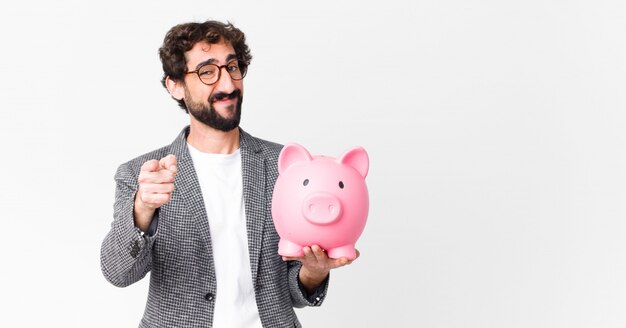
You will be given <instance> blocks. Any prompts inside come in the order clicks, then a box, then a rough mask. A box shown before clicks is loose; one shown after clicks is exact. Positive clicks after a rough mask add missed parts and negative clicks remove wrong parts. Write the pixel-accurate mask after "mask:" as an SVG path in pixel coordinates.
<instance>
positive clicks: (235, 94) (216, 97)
mask: <svg viewBox="0 0 626 328" xmlns="http://www.w3.org/2000/svg"><path fill="white" fill-rule="evenodd" d="M239 97H241V90H239V89H235V90H233V92H231V93H225V92H218V93H216V94H213V95H211V97H209V103H212V102H214V101H216V100H223V99H235V98H239Z"/></svg>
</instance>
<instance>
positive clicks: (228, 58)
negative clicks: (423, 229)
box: [196, 54, 237, 69]
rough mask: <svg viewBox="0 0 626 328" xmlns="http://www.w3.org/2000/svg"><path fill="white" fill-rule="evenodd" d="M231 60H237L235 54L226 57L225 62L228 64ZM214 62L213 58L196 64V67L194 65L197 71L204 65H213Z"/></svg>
mask: <svg viewBox="0 0 626 328" xmlns="http://www.w3.org/2000/svg"><path fill="white" fill-rule="evenodd" d="M233 59H237V55H235V54H230V55H228V56H226V62H229V61H231V60H233ZM215 62H216V60H215V58H209V59H207V60H205V61H203V62H200V63H198V65H196V69H199V68H200V67H202V66H204V65H206V64H215Z"/></svg>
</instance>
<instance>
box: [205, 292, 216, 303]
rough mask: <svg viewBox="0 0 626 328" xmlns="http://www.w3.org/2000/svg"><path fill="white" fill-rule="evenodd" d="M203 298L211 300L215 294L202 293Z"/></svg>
mask: <svg viewBox="0 0 626 328" xmlns="http://www.w3.org/2000/svg"><path fill="white" fill-rule="evenodd" d="M204 299H205V300H207V301H212V300H214V299H215V295H213V294H211V293H206V295H204Z"/></svg>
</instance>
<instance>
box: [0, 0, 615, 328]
mask: <svg viewBox="0 0 626 328" xmlns="http://www.w3.org/2000/svg"><path fill="white" fill-rule="evenodd" d="M1 6H2V8H0V31H1V32H0V33H1V38H0V42H1V44H2V45H1V52H0V56H1V57H0V58H1V60H0V72H1V73H2V78H1V79H0V92H1V96H0V137H1V138H0V139H1V141H0V142H1V146H2V147H1V150H2V155H1V160H0V172H1V174H2V182H1V183H0V186H1V187H0V206H1V209H0V219H1V223H2V224H1V228H0V255H1V256H0V261H1V262H0V263H1V264H0V265H1V267H0V268H1V269H0V275H1V276H0V278H1V279H0V300H1V302H2V304H1V307H2V310H1V313H2V314H1V315H0V326H2V327H35V326H48V327H136V326H137V324H138V323H139V320H140V317H141V315H142V313H143V309H144V305H145V300H146V296H147V287H148V281H147V279H144V280H143V281H141V282H139V283H137V284H135V285H133V286H130V287H127V288H124V289H120V288H116V287H114V286H112V285H110V284H109V283H107V282H106V281H105V279H104V278H103V276H102V274H101V272H100V262H99V261H100V260H99V252H100V243H101V241H102V239H103V238H104V236H105V234H106V233H107V231H108V229H109V227H110V223H111V221H112V205H113V194H114V182H113V175H114V173H115V170H116V168H117V166H118V165H119V164H121V163H122V162H125V161H127V160H129V159H131V158H133V157H135V156H137V155H139V154H142V153H145V152H147V151H149V150H152V149H155V148H157V147H160V146H162V145H165V144H169V143H170V142H171V140H173V138H174V137H175V136H176V135H177V134H178V132H179V131H180V129H181V128H182V127H183V126H184V125H185V124H186V123H187V121H188V118H187V116H186V115H185V114H184V113H183V112H182V111H181V110H180V109H178V108H177V106H176V104H175V102H174V101H173V100H171V99H170V98H169V96H168V94H167V93H166V91H165V90H164V89H163V88H162V87H161V86H160V84H159V79H160V78H161V74H162V71H161V66H160V62H159V59H158V55H157V49H158V47H159V46H160V45H161V42H162V40H163V37H164V35H165V33H166V31H167V30H168V29H169V28H170V27H171V26H173V25H175V24H178V23H182V22H187V21H193V20H195V21H202V20H205V19H218V20H230V21H232V22H233V23H234V24H235V25H236V26H238V27H239V28H241V29H242V30H243V31H244V32H245V33H246V34H247V38H248V42H249V45H250V47H251V49H252V53H253V56H254V58H253V62H252V65H251V67H250V70H249V73H248V76H247V77H246V80H245V101H244V106H243V120H242V127H243V128H244V129H246V130H247V131H248V132H250V133H252V134H254V135H256V136H259V137H261V138H264V139H268V140H272V141H276V142H280V143H286V142H298V143H300V144H303V145H305V146H307V147H308V148H309V150H310V151H311V152H312V153H314V154H326V155H330V156H338V155H339V154H341V153H342V152H343V151H344V150H345V149H347V148H349V147H351V146H354V145H361V146H363V147H365V148H366V149H367V150H368V152H369V154H370V158H371V169H370V175H369V176H368V178H367V182H368V186H369V188H370V196H371V209H370V217H369V221H368V225H367V227H366V230H365V232H364V234H363V236H362V238H361V240H360V241H359V243H358V245H357V247H358V248H359V249H360V251H361V254H362V256H361V258H360V259H359V260H357V261H356V262H355V263H354V264H353V265H351V266H349V267H347V268H343V269H340V270H336V271H335V272H333V276H332V282H331V283H332V285H331V287H330V292H329V295H328V298H327V300H326V302H325V303H324V305H323V306H322V307H321V308H308V309H303V310H298V315H299V317H300V320H301V322H302V323H303V324H304V325H305V326H306V327H568V328H569V327H594V328H596V327H626V255H625V254H626V220H625V214H626V211H625V207H624V204H625V196H626V191H625V189H624V186H625V185H626V174H625V168H626V153H625V149H626V148H625V147H626V129H625V128H624V126H625V123H626V112H625V109H626V106H625V105H626V64H625V61H626V2H624V1H621V0H614V1H609V0H606V1H603V0H578V1H576V0H561V1H557V0H529V1H501V0H477V1H465V0H430V1H426V0H416V1H408V0H406V1H395V0H387V1H380V2H367V3H366V2H363V1H315V2H303V1H249V2H246V3H244V2H238V1H195V2H192V1H149V2H148V1H143V2H139V1H100V2H90V1H19V2H13V3H12V4H11V5H10V6H9V5H7V4H2V5H1Z"/></svg>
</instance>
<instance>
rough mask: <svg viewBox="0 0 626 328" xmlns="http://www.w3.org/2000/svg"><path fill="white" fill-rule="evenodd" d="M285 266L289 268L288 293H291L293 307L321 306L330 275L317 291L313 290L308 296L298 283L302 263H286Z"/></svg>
mask: <svg viewBox="0 0 626 328" xmlns="http://www.w3.org/2000/svg"><path fill="white" fill-rule="evenodd" d="M287 265H288V266H289V291H290V293H291V300H292V302H293V306H294V307H297V308H302V307H305V306H320V305H322V303H323V302H324V299H325V298H326V292H327V291H328V281H329V279H330V274H329V275H328V277H327V278H326V280H324V281H323V282H322V284H321V285H320V286H319V287H318V288H317V290H315V291H314V292H313V293H312V294H308V293H307V292H306V290H305V289H304V286H302V283H300V278H299V275H300V268H302V263H300V262H298V261H288V262H287Z"/></svg>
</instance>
